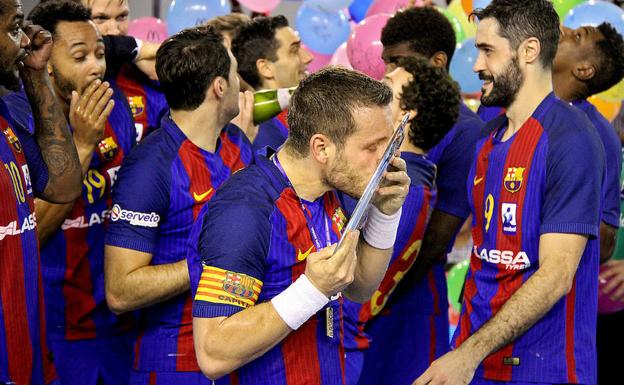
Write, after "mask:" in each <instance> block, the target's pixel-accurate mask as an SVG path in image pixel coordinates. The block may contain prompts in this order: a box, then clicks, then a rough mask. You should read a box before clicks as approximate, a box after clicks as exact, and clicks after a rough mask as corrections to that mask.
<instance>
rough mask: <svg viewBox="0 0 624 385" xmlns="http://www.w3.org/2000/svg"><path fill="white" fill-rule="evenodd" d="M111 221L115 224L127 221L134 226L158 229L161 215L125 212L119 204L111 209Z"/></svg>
mask: <svg viewBox="0 0 624 385" xmlns="http://www.w3.org/2000/svg"><path fill="white" fill-rule="evenodd" d="M111 220H112V221H113V222H116V221H126V222H129V223H130V224H131V225H134V226H143V227H158V222H160V215H158V214H156V213H154V212H151V213H140V212H138V211H130V210H124V209H122V208H121V207H119V205H118V204H115V205H114V206H113V208H112V209H111Z"/></svg>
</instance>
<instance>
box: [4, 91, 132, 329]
mask: <svg viewBox="0 0 624 385" xmlns="http://www.w3.org/2000/svg"><path fill="white" fill-rule="evenodd" d="M113 90H114V93H113V96H112V98H111V99H112V100H114V101H115V106H114V108H113V110H112V111H111V114H110V115H109V117H108V121H107V122H106V126H105V130H104V136H103V139H102V141H101V142H100V143H99V144H98V145H97V147H96V148H95V150H94V153H93V156H92V159H91V164H90V165H89V170H88V171H87V173H86V175H85V177H84V180H83V182H82V183H83V185H82V194H81V197H80V198H78V199H77V200H76V201H74V204H73V207H72V210H71V212H70V213H69V215H68V216H67V218H66V219H65V220H64V222H63V223H62V225H61V227H60V228H58V229H57V230H56V231H55V232H54V233H53V234H52V235H51V236H50V238H49V239H48V241H47V242H46V244H45V245H43V246H42V248H41V263H42V270H43V285H44V295H45V299H46V322H47V325H48V335H49V336H50V337H52V338H58V339H68V340H80V339H90V338H99V337H106V336H110V335H113V334H117V333H119V332H120V331H121V330H127V329H129V328H130V327H131V325H132V324H131V322H132V321H131V317H130V315H125V316H123V317H117V316H115V315H114V314H113V313H112V312H111V311H110V310H109V309H108V306H107V304H106V297H105V293H104V232H105V227H106V222H107V221H108V217H109V214H110V207H111V190H112V187H113V185H114V183H115V179H116V176H117V171H118V170H119V167H120V166H121V162H122V160H123V158H124V157H125V156H126V155H127V154H128V153H129V152H130V149H132V147H134V144H135V129H134V122H133V120H132V115H131V113H130V109H129V107H128V104H127V102H126V99H125V97H124V95H123V94H122V93H121V92H120V91H119V90H118V89H116V88H113ZM7 103H9V104H10V106H11V107H12V108H20V109H24V110H27V111H30V110H29V109H30V105H29V104H28V101H27V100H26V96H25V95H24V94H23V93H21V94H15V95H12V96H11V97H10V98H7ZM30 123H32V120H31V121H30ZM29 128H30V129H33V127H29Z"/></svg>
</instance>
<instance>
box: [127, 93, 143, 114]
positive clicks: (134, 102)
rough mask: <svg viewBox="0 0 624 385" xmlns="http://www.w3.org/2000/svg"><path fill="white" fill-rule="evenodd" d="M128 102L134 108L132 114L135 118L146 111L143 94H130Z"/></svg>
mask: <svg viewBox="0 0 624 385" xmlns="http://www.w3.org/2000/svg"><path fill="white" fill-rule="evenodd" d="M128 104H129V105H130V109H131V110H132V116H134V117H135V118H136V117H137V116H140V115H142V114H143V112H144V111H145V103H144V102H143V96H128Z"/></svg>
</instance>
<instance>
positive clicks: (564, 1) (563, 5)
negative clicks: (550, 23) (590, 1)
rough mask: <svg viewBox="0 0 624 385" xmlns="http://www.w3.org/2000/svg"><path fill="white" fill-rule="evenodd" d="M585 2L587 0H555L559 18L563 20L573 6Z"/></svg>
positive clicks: (554, 3) (554, 4)
mask: <svg viewBox="0 0 624 385" xmlns="http://www.w3.org/2000/svg"><path fill="white" fill-rule="evenodd" d="M584 2H585V0H553V6H554V7H555V11H557V15H559V19H560V20H561V21H563V20H564V19H565V18H566V16H567V15H568V12H570V10H571V9H572V8H574V7H576V6H577V5H579V4H581V3H584Z"/></svg>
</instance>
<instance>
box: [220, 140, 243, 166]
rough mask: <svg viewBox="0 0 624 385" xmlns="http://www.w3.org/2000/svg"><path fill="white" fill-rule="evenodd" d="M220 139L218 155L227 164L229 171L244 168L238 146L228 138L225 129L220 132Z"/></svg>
mask: <svg viewBox="0 0 624 385" xmlns="http://www.w3.org/2000/svg"><path fill="white" fill-rule="evenodd" d="M220 139H221V148H220V149H219V156H220V157H221V159H222V160H223V163H225V165H226V166H228V168H229V169H230V172H231V173H232V174H234V173H235V172H236V171H238V170H240V169H243V168H245V163H243V160H242V159H241V154H240V148H239V147H238V146H237V145H236V144H235V143H234V142H232V141H231V140H230V137H229V136H228V135H227V131H223V132H222V133H221V136H220Z"/></svg>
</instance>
